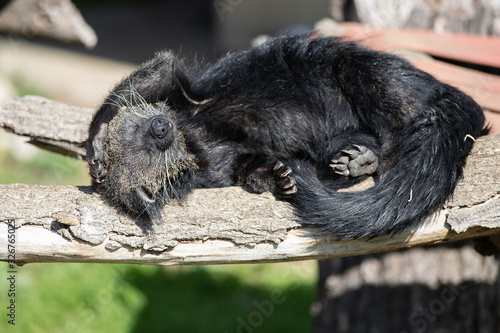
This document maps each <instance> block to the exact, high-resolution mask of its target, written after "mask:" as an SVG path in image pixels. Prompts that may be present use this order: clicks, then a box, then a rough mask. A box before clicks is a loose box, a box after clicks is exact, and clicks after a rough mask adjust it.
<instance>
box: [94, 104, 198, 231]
mask: <svg viewBox="0 0 500 333" xmlns="http://www.w3.org/2000/svg"><path fill="white" fill-rule="evenodd" d="M102 163H103V166H104V169H105V170H106V171H107V173H106V177H105V178H104V179H103V181H102V183H100V184H99V185H98V187H97V190H98V191H99V192H100V193H101V194H103V195H104V196H105V197H106V198H107V199H108V200H110V201H111V202H112V203H113V204H115V205H116V204H118V205H120V206H122V207H124V208H126V209H127V210H128V211H131V212H133V213H135V214H136V215H138V216H142V215H144V213H145V214H146V215H147V216H148V217H149V218H150V219H151V220H152V221H153V222H155V223H158V222H161V220H162V218H161V208H162V207H163V206H164V205H165V204H167V203H169V202H170V201H171V200H172V199H178V200H182V199H183V197H184V196H185V195H186V194H187V192H188V191H189V189H190V182H191V179H192V175H193V174H194V172H195V171H196V169H197V165H196V162H195V157H194V156H193V155H192V154H190V153H189V152H188V151H187V148H186V143H185V140H184V137H183V136H182V133H181V132H180V131H179V129H178V127H177V124H176V117H175V113H174V112H173V111H172V110H171V109H170V108H169V107H168V106H167V105H166V104H164V103H156V104H153V105H151V104H147V103H142V104H141V105H136V106H134V105H125V106H121V107H120V109H119V110H118V113H117V114H116V115H115V117H114V118H113V119H112V120H111V121H110V122H109V124H108V135H107V137H106V140H105V141H104V144H103V157H102Z"/></svg>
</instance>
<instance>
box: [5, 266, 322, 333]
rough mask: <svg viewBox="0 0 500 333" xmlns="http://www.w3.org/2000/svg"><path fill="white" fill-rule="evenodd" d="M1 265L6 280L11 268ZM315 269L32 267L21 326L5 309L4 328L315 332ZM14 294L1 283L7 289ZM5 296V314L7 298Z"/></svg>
mask: <svg viewBox="0 0 500 333" xmlns="http://www.w3.org/2000/svg"><path fill="white" fill-rule="evenodd" d="M1 267H2V268H3V269H2V270H1V271H2V272H4V275H5V276H7V273H6V272H7V264H6V263H2V264H1ZM313 272H314V264H312V263H306V264H304V263H295V264H293V263H292V264H290V263H289V264H258V265H227V266H194V267H179V268H162V267H157V266H138V265H111V264H107V265H105V264H30V265H27V266H25V267H20V268H18V272H17V280H16V326H15V328H14V327H12V325H9V324H8V323H7V319H5V318H6V316H5V314H6V310H3V311H2V312H4V313H5V314H4V313H2V314H3V316H2V317H3V320H2V321H1V322H0V331H1V332H6V331H8V329H9V328H10V329H13V328H14V329H15V330H16V331H17V332H23V333H29V332H34V333H35V332H36V333H44V332H47V333H49V332H50V333H57V332H96V333H98V332H117V333H119V332H137V333H139V332H238V330H239V331H241V332H247V331H251V332H309V331H310V330H311V327H312V322H311V318H310V316H309V305H310V304H311V302H312V300H313V296H314V289H315V276H314V273H313ZM7 290H8V281H7V280H6V278H1V279H0V291H1V292H2V294H3V295H6V291H7ZM0 299H5V301H3V302H2V303H3V304H1V308H3V309H5V307H6V305H7V302H8V300H7V298H3V297H2V298H0ZM4 305H5V306H4ZM240 326H241V327H240Z"/></svg>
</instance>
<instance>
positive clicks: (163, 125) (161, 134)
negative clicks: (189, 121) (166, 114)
mask: <svg viewBox="0 0 500 333" xmlns="http://www.w3.org/2000/svg"><path fill="white" fill-rule="evenodd" d="M170 130H172V123H171V122H170V121H168V120H167V119H165V118H162V117H156V118H155V119H153V121H152V122H151V132H152V133H153V135H154V136H155V137H156V138H157V139H160V140H161V139H164V138H165V137H166V136H167V134H168V132H169V131H170Z"/></svg>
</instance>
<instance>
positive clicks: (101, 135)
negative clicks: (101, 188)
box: [87, 123, 108, 183]
mask: <svg viewBox="0 0 500 333" xmlns="http://www.w3.org/2000/svg"><path fill="white" fill-rule="evenodd" d="M107 135H108V124H106V123H103V124H102V125H101V127H100V128H99V131H98V132H97V134H96V136H95V137H94V138H93V139H92V141H89V142H88V143H87V162H88V164H89V171H90V176H91V177H92V180H93V181H95V182H96V183H101V182H102V180H103V179H104V177H105V176H106V170H105V169H104V166H103V164H102V158H103V145H104V141H105V140H106V137H107Z"/></svg>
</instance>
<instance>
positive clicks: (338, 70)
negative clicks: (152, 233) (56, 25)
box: [87, 35, 484, 238]
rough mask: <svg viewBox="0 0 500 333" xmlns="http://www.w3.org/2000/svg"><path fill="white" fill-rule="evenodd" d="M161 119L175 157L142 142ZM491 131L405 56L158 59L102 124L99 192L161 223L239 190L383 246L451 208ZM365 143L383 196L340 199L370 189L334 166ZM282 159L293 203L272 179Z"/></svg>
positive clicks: (300, 44)
mask: <svg viewBox="0 0 500 333" xmlns="http://www.w3.org/2000/svg"><path fill="white" fill-rule="evenodd" d="M157 116H161V117H165V119H168V120H169V121H170V122H172V124H173V127H172V129H171V133H170V132H169V135H172V137H173V138H175V140H173V141H172V144H171V145H170V146H168V147H163V146H162V145H161V144H159V145H158V142H156V141H154V140H153V141H151V135H150V134H148V133H146V132H144V131H142V130H140V131H139V132H137V131H136V129H137V128H140V129H144V128H146V127H147V126H145V125H143V126H142V127H141V126H140V124H148V121H149V122H151V120H150V119H152V118H151V117H157ZM106 126H108V127H109V128H108V129H107V130H106ZM483 126H484V116H483V113H482V110H481V108H480V107H479V106H478V105H477V104H476V103H475V102H474V101H473V100H472V99H471V98H470V97H469V96H467V95H465V94H463V93H462V92H460V91H458V90H457V89H455V88H453V87H451V86H449V85H446V84H443V83H441V82H439V81H437V80H436V79H434V78H433V77H432V76H430V75H428V74H427V73H424V72H422V71H420V70H418V69H416V68H415V67H414V66H412V65H411V64H410V63H408V62H407V61H405V60H403V59H401V58H399V57H396V56H394V55H390V54H386V53H382V52H376V51H373V50H369V49H366V48H364V47H361V46H359V45H357V44H355V43H350V42H343V41H342V40H340V39H339V38H311V37H310V36H307V35H306V36H292V37H278V38H273V39H271V40H269V41H268V42H266V43H264V44H263V45H261V46H259V47H256V48H253V49H250V50H246V51H241V52H236V53H232V54H228V55H227V56H225V57H223V58H221V59H220V60H219V61H217V62H216V63H215V64H213V65H209V66H207V67H205V68H198V69H193V68H191V67H187V66H185V65H184V64H183V62H182V61H180V60H178V59H176V58H175V56H174V55H173V54H172V53H170V52H162V53H159V54H157V55H156V56H155V57H154V58H153V59H151V60H149V61H147V62H146V63H144V64H142V65H141V66H140V67H139V68H138V69H137V70H136V71H134V72H133V73H132V74H131V75H130V76H129V77H128V78H126V79H125V80H124V81H122V82H121V83H119V84H118V85H117V86H116V87H115V89H114V90H113V91H112V92H111V94H110V95H109V96H108V97H107V99H106V100H105V102H104V103H103V105H102V106H101V107H100V108H99V110H98V111H97V113H96V114H95V116H94V119H93V121H92V124H91V126H90V129H89V140H88V145H87V160H88V161H89V167H90V173H91V175H92V177H93V180H94V186H95V187H96V189H97V190H98V191H100V192H101V193H103V194H104V196H105V197H106V198H108V199H109V200H110V201H111V202H113V203H114V204H115V205H117V206H120V207H125V208H127V209H128V210H129V211H131V212H134V213H135V214H141V213H142V212H144V211H145V212H146V213H147V216H149V217H150V218H151V219H152V220H154V221H161V215H160V211H161V208H162V207H163V206H164V205H165V203H168V202H169V201H170V200H171V199H174V198H179V199H184V198H185V197H186V195H187V194H188V193H189V192H190V191H191V190H192V189H194V188H200V187H224V186H231V185H240V186H243V187H244V188H245V189H247V190H249V191H253V192H257V193H260V192H263V191H273V192H274V193H275V195H276V197H277V198H280V199H286V200H288V201H289V202H290V203H291V204H292V206H293V207H294V209H295V212H296V214H297V216H299V217H300V219H301V221H302V223H307V224H313V225H317V226H318V227H320V228H322V229H323V230H325V231H326V232H329V233H332V234H335V235H339V236H341V237H345V238H360V237H374V236H379V235H386V234H391V233H395V232H400V231H402V230H403V229H405V228H408V227H411V226H414V225H415V224H417V223H418V222H419V221H421V220H422V219H423V218H424V217H426V216H428V215H429V214H431V213H432V212H434V211H435V210H437V209H439V208H440V207H442V205H443V204H444V203H445V202H446V200H447V199H448V198H449V197H450V196H451V194H452V193H453V190H454V188H455V185H456V183H457V181H458V179H459V178H460V177H461V175H462V169H463V167H464V165H465V161H466V158H467V155H468V153H469V151H470V149H471V148H472V145H473V142H474V140H472V139H470V138H471V137H472V138H477V137H478V136H480V135H481V134H482V133H483ZM141 131H142V132H141ZM137 133H139V134H140V135H138V134H137ZM141 133H142V134H141ZM160 141H161V140H160ZM169 142H170V141H169ZM160 143H161V142H160ZM354 145H361V146H364V147H366V148H367V149H369V150H370V151H372V152H373V153H374V154H375V155H376V156H377V158H378V160H377V162H378V168H377V170H376V173H375V174H374V176H375V180H376V184H375V186H374V187H372V188H371V189H368V190H366V191H362V192H357V193H345V192H340V191H337V190H338V189H339V188H342V187H345V186H347V185H350V184H352V183H353V182H356V181H358V180H359V178H362V177H358V178H356V179H355V178H352V177H345V176H340V175H338V174H336V173H335V172H334V170H332V168H331V167H330V164H332V161H334V160H335V161H336V160H338V159H339V157H340V156H341V155H342V154H343V153H342V152H343V151H344V150H346V149H351V148H352V147H353V146H354ZM155 147H156V148H155ZM158 147H163V148H162V149H158ZM278 161H280V162H282V163H283V165H284V166H285V167H286V168H289V169H290V170H291V172H292V173H291V174H290V175H289V176H288V177H289V178H290V179H288V180H291V181H294V182H295V183H296V190H297V191H296V193H295V194H294V195H291V196H288V195H284V191H283V187H282V186H281V185H280V184H281V182H282V180H283V179H281V178H280V176H279V175H275V174H274V173H273V166H274V165H275V164H276V162H278Z"/></svg>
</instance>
